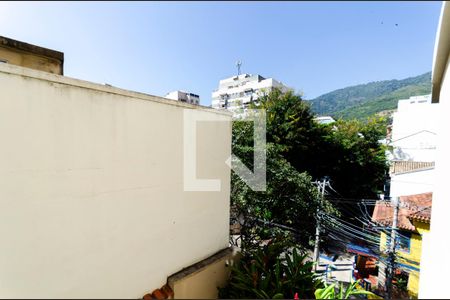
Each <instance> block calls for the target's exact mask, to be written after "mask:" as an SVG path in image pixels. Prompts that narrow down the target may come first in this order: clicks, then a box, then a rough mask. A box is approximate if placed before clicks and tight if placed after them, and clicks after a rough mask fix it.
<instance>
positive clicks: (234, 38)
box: [0, 2, 441, 105]
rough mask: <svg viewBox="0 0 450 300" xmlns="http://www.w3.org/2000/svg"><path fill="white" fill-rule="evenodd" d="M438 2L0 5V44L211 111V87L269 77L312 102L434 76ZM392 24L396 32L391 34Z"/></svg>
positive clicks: (71, 71) (92, 77) (80, 74)
mask: <svg viewBox="0 0 450 300" xmlns="http://www.w3.org/2000/svg"><path fill="white" fill-rule="evenodd" d="M440 7H441V2H93V3H88V2H62V3H57V2H36V3H34V2H25V3H12V2H11V3H9V2H0V35H3V36H7V37H10V38H14V39H18V40H21V41H25V42H29V43H32V44H36V45H39V46H43V47H48V48H52V49H56V50H59V51H63V52H64V54H65V75H66V76H70V77H75V78H79V79H84V80H89V81H94V82H98V83H109V84H112V85H114V86H117V87H121V88H125V89H130V90H135V91H139V92H144V93H148V94H153V95H158V96H163V95H164V94H166V93H167V92H169V91H171V90H177V89H182V90H188V91H190V92H194V93H197V94H199V95H200V96H201V104H203V105H209V104H210V101H211V92H212V90H214V89H216V88H217V85H218V81H219V80H220V79H222V78H225V77H229V76H232V75H234V74H235V73H236V67H235V62H236V60H238V59H240V60H242V62H243V65H242V71H243V72H246V73H253V74H256V73H258V74H260V75H262V76H265V77H274V78H276V79H278V80H281V81H282V82H284V83H286V84H287V85H289V86H291V87H293V88H295V90H296V91H299V92H300V91H301V92H303V93H304V95H305V98H308V99H311V98H313V97H316V96H319V95H321V94H323V93H326V92H329V91H332V90H334V89H338V88H343V87H346V86H349V85H355V84H359V83H366V82H369V81H376V80H385V79H402V78H406V77H409V76H415V75H419V74H422V73H425V72H427V71H430V70H431V64H432V56H433V48H434V38H435V34H436V29H437V25H438V21H439V13H440ZM395 24H397V26H396V25H395Z"/></svg>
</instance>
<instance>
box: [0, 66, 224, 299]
mask: <svg viewBox="0 0 450 300" xmlns="http://www.w3.org/2000/svg"><path fill="white" fill-rule="evenodd" d="M0 86H1V87H2V90H1V96H0V137H1V140H2V144H1V147H0V166H1V168H0V185H1V188H0V237H1V247H0V296H1V297H2V298H133V299H138V298H141V297H142V296H143V295H144V294H146V293H148V292H151V291H152V290H153V289H156V288H159V287H161V286H162V285H164V284H165V283H166V280H167V276H169V275H171V274H173V273H175V272H178V271H180V270H181V269H183V268H185V267H187V266H189V265H191V264H193V263H196V262H198V261H200V260H202V259H204V258H206V257H209V256H210V255H212V254H214V253H216V252H217V251H219V250H221V249H224V248H226V247H228V237H229V199H230V191H229V190H230V170H229V168H228V167H227V165H226V164H225V160H226V159H227V158H228V157H229V156H230V152H231V150H230V149H231V124H230V120H231V116H230V114H228V113H224V112H220V111H217V110H213V109H208V108H203V107H198V106H197V107H196V106H193V105H187V104H183V103H179V102H174V101H171V100H167V99H164V98H160V97H154V96H149V95H144V94H140V93H134V92H129V91H124V90H121V89H117V88H114V87H106V86H102V85H97V84H92V83H89V82H85V81H80V80H75V79H70V78H67V77H62V76H58V75H51V74H48V73H43V72H39V71H34V70H31V69H26V68H21V67H16V66H12V65H6V64H0ZM184 109H189V110H192V109H195V110H196V111H197V112H198V113H199V114H203V115H207V116H209V117H210V118H212V119H213V120H216V121H211V122H203V124H202V122H200V123H199V124H198V133H197V136H198V152H197V160H198V165H197V168H198V170H197V174H198V177H200V178H205V179H206V178H211V179H216V178H217V179H220V180H221V186H222V189H221V191H219V192H184V190H183V136H182V134H183V111H184Z"/></svg>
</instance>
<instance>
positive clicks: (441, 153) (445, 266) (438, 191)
mask: <svg viewBox="0 0 450 300" xmlns="http://www.w3.org/2000/svg"><path fill="white" fill-rule="evenodd" d="M449 62H450V5H449V3H448V2H445V1H444V2H443V4H442V12H441V20H440V22H439V28H438V34H437V39H436V47H435V56H434V66H433V82H434V87H433V90H434V91H436V92H437V93H438V92H439V88H440V93H439V105H440V115H439V119H438V120H439V131H438V136H439V137H440V138H439V140H438V144H437V155H436V183H435V191H434V193H433V208H432V213H431V225H430V233H429V234H428V235H426V236H424V237H423V246H422V258H421V264H420V288H419V298H424V299H433V298H441V299H444V298H449V297H450V292H449V291H448V288H447V287H448V278H447V274H448V270H449V269H450V260H448V259H447V257H446V255H447V253H448V249H449V247H450V242H449V239H448V236H449V232H450V222H449V219H450V201H449V200H450V188H449V176H448V172H449V170H450V157H449V153H450V132H449V130H450V118H449V116H450V67H449ZM442 69H443V71H444V73H443V74H444V75H443V78H442V80H440V79H438V78H439V77H440V74H438V73H436V72H439V70H442ZM434 96H436V97H437V96H438V95H433V97H434Z"/></svg>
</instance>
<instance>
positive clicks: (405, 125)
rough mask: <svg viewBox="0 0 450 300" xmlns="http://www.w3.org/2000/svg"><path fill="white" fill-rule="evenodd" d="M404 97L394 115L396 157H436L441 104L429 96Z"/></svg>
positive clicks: (417, 158) (420, 159)
mask: <svg viewBox="0 0 450 300" xmlns="http://www.w3.org/2000/svg"><path fill="white" fill-rule="evenodd" d="M418 98H424V99H426V98H427V97H426V96H425V97H411V100H409V99H408V100H400V101H399V102H398V111H397V112H395V113H394V115H393V124H392V141H393V142H392V146H394V148H395V150H394V157H395V159H400V160H413V161H435V152H436V140H437V136H436V131H437V129H438V124H437V122H438V118H437V116H438V114H439V104H438V103H431V101H429V100H427V101H426V102H424V103H420V102H419V101H418V100H417V99H418Z"/></svg>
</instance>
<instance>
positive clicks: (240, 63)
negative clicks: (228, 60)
mask: <svg viewBox="0 0 450 300" xmlns="http://www.w3.org/2000/svg"><path fill="white" fill-rule="evenodd" d="M241 66H242V61H240V60H238V61H237V62H236V67H237V70H238V76H239V75H241Z"/></svg>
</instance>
